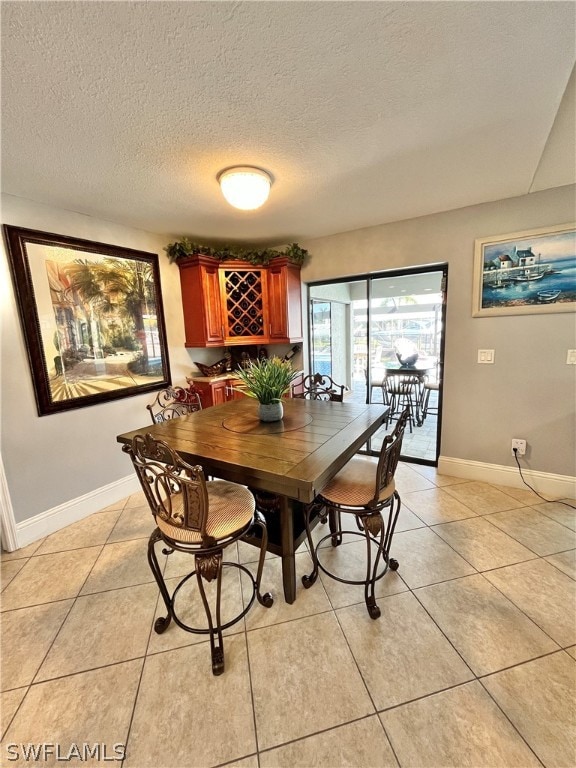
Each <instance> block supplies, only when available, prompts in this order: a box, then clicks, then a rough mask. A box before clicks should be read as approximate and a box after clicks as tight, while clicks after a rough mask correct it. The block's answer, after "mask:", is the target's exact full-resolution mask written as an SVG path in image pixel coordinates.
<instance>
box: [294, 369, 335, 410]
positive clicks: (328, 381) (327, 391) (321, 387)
mask: <svg viewBox="0 0 576 768" xmlns="http://www.w3.org/2000/svg"><path fill="white" fill-rule="evenodd" d="M345 390H346V387H345V386H344V384H336V382H335V381H334V380H333V379H332V378H331V377H330V376H328V375H327V374H322V373H309V374H308V375H307V376H304V378H303V379H302V382H301V384H299V385H294V386H293V387H292V397H299V398H304V399H305V400H332V401H333V402H337V403H342V402H343V401H344V392H345Z"/></svg>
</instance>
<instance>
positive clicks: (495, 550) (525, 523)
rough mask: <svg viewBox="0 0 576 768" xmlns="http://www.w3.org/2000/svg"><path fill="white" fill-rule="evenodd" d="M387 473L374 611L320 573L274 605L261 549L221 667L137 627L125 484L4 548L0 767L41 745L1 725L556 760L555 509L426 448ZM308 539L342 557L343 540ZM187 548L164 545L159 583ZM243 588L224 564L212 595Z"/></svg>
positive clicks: (558, 598)
mask: <svg viewBox="0 0 576 768" xmlns="http://www.w3.org/2000/svg"><path fill="white" fill-rule="evenodd" d="M397 484H398V488H399V491H400V493H401V495H402V498H403V511H402V513H401V516H400V519H399V525H398V528H397V532H396V534H395V537H394V541H393V546H392V554H393V555H394V556H395V557H396V558H397V559H398V560H399V561H400V569H399V570H398V571H397V572H395V573H392V572H389V573H388V574H386V576H385V577H384V578H383V580H382V581H381V582H380V583H379V586H378V593H377V594H378V604H379V605H380V607H381V610H382V615H381V618H380V619H378V620H377V621H373V620H372V619H370V618H369V617H368V614H367V612H366V609H365V606H364V602H363V594H362V589H361V588H359V587H353V586H348V585H343V584H340V583H338V582H336V581H333V580H331V579H329V578H328V577H326V576H325V575H322V576H321V578H320V580H319V581H318V582H316V584H315V585H314V586H313V587H312V588H311V589H310V590H304V589H303V588H302V586H299V588H298V596H297V600H296V602H295V603H294V604H293V605H287V604H286V603H285V602H284V600H283V597H282V590H281V569H280V561H279V559H278V558H276V557H273V556H271V557H269V558H268V559H267V561H266V566H265V570H264V579H263V586H264V588H265V589H271V590H272V591H273V592H274V593H275V598H276V600H275V604H274V605H273V606H272V608H270V609H265V608H263V607H261V606H259V605H258V604H255V605H254V606H253V608H252V609H251V611H250V612H249V613H248V615H247V616H246V619H245V621H244V622H243V623H241V624H238V625H236V626H234V627H231V628H230V629H229V630H228V631H227V632H226V637H225V651H226V672H225V673H224V675H222V676H221V677H214V676H213V675H212V673H211V668H210V654H209V648H208V645H207V642H206V641H205V640H204V638H203V637H201V636H195V635H190V634H188V633H186V632H184V631H182V630H181V629H179V628H178V627H177V626H175V625H171V626H170V628H169V629H168V630H167V632H166V633H165V634H163V635H156V634H155V633H154V631H153V622H154V619H155V617H157V616H159V615H161V613H162V611H161V608H160V607H159V605H158V590H157V588H156V585H155V583H154V582H153V579H152V576H151V573H150V571H149V569H148V565H147V562H146V545H147V536H148V534H149V532H150V531H151V528H152V521H151V517H150V513H149V511H148V509H147V508H146V507H145V505H144V504H143V497H142V495H141V494H135V495H134V496H131V497H130V498H128V499H126V500H125V501H124V502H121V503H119V504H117V505H114V506H113V507H111V508H108V509H106V510H102V511H101V512H99V513H97V514H94V515H92V516H91V517H89V518H87V519H85V520H83V521H81V522H79V523H76V524H75V525H72V526H70V527H69V528H67V529H66V530H64V531H60V532H58V533H56V534H53V535H52V536H49V537H47V538H46V539H44V540H43V541H41V542H36V543H35V544H32V545H30V546H28V547H26V548H24V549H22V550H19V551H17V552H14V553H10V554H6V553H3V554H2V560H1V565H2V590H3V592H2V614H1V631H2V638H1V640H2V669H1V672H2V674H1V686H2V732H3V733H4V741H3V745H2V758H1V759H0V764H2V765H24V764H26V765H31V764H35V765H36V764H38V765H51V764H57V763H56V762H55V760H54V757H50V756H47V757H48V759H46V760H44V759H39V760H38V761H37V762H36V763H34V762H33V761H25V759H24V757H23V748H22V746H21V745H22V744H32V745H41V744H48V745H49V744H54V743H58V744H59V745H60V750H61V754H68V753H69V751H70V748H71V745H73V744H77V745H83V744H84V743H86V744H88V745H89V746H93V745H94V744H100V745H102V744H105V745H106V750H107V751H106V752H103V751H102V749H103V748H102V747H100V753H99V757H100V761H97V760H95V759H91V760H87V761H84V762H80V760H78V759H76V760H74V759H72V760H71V761H70V764H71V765H80V764H83V765H86V764H88V765H90V764H99V765H106V764H111V760H112V758H113V757H114V756H115V755H117V752H115V751H114V746H115V745H125V746H126V758H125V760H124V763H123V765H125V766H127V767H128V766H134V767H135V768H141V767H144V766H154V768H170V767H172V766H174V767H176V766H178V768H180V767H183V766H195V767H197V768H204V767H207V766H220V765H234V766H240V767H241V768H258V767H260V768H273V767H275V766H285V767H286V768H297V767H298V766H300V767H302V768H304V767H308V766H323V767H324V768H338V767H339V766H349V767H353V768H380V767H383V766H402V767H404V766H406V768H407V767H408V766H410V767H411V768H418V767H420V766H421V767H422V768H425V767H428V766H430V767H433V768H447V767H448V766H450V767H454V768H459V767H460V766H470V767H471V768H496V767H497V766H504V767H506V768H509V767H510V768H512V766H518V767H519V768H526V767H527V766H542V765H544V766H548V767H549V768H552V766H566V767H567V768H568V767H570V766H574V765H575V764H576V717H575V701H576V658H575V657H576V614H575V608H576V581H575V579H576V572H575V554H576V532H575V529H576V525H575V521H576V511H575V510H573V509H570V508H569V507H567V506H563V505H561V504H558V503H555V504H545V503H543V502H542V500H541V499H538V498H537V497H536V496H534V495H533V494H532V493H531V492H530V491H528V490H526V491H524V490H518V489H511V488H504V487H496V486H491V485H486V484H483V483H478V482H468V481H464V480H460V479H456V478H450V477H443V476H441V475H438V474H437V473H436V471H435V470H434V469H433V468H431V467H424V466H416V465H409V464H401V465H400V466H399V468H398V471H397ZM572 503H573V502H572ZM317 530H318V529H317ZM325 532H326V529H325V528H321V534H319V535H323V534H325ZM255 552H256V550H254V549H253V548H252V547H250V546H249V545H247V544H240V545H239V546H238V547H237V548H236V547H235V551H234V552H233V553H232V555H233V558H234V559H238V561H240V562H244V563H250V562H253V561H254V556H255ZM323 556H324V557H326V558H327V559H328V561H329V564H330V567H331V568H333V569H341V572H342V573H345V574H347V575H348V576H349V575H350V574H353V573H355V572H357V569H358V567H359V564H360V563H361V562H362V557H363V548H362V545H361V544H360V546H359V545H358V543H346V544H343V545H342V546H341V547H339V548H337V549H332V548H331V547H330V546H329V545H327V546H325V547H324V549H323ZM188 564H189V563H188V558H187V557H186V556H183V555H181V554H179V553H175V554H173V555H171V556H170V557H169V558H167V563H166V576H167V578H169V579H171V584H174V583H176V580H177V577H179V576H181V575H182V574H184V573H186V568H187V565H188ZM309 569H310V557H309V554H308V551H307V548H306V546H303V547H302V548H301V549H300V551H299V553H298V555H297V570H298V575H299V577H300V576H302V574H304V573H307V572H308V571H309ZM172 580H173V581H172ZM190 584H192V582H190ZM190 589H193V587H192V586H191V587H190ZM242 589H243V586H242V583H241V579H239V578H238V577H237V572H236V571H230V572H229V578H227V580H226V585H225V589H224V611H225V613H227V612H228V611H232V610H234V608H235V606H237V605H238V603H239V601H240V600H241V599H242ZM196 597H197V596H196ZM183 600H184V601H187V600H190V615H191V616H193V615H196V616H198V614H197V613H195V611H196V609H197V601H196V600H194V599H193V596H192V595H188V594H187V592H184V594H183ZM120 751H121V750H120ZM15 755H19V759H18V760H14V759H13V758H14V756H15ZM116 764H119V763H118V762H117V763H116Z"/></svg>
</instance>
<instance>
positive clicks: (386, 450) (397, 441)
mask: <svg viewBox="0 0 576 768" xmlns="http://www.w3.org/2000/svg"><path fill="white" fill-rule="evenodd" d="M409 416H410V413H409V411H408V408H405V409H404V410H403V411H402V413H401V414H400V417H399V419H398V421H397V422H396V426H395V427H394V431H393V432H392V433H391V434H390V435H386V437H385V438H384V441H383V443H382V448H381V450H380V457H379V459H378V467H377V469H376V493H375V494H374V500H375V501H377V500H378V499H379V497H380V494H381V491H382V490H383V489H384V488H386V487H387V486H388V485H390V483H391V482H392V480H393V478H394V474H395V472H396V467H397V466H398V462H399V460H400V452H401V451H402V439H403V437H404V430H405V429H406V423H407V422H408V418H409Z"/></svg>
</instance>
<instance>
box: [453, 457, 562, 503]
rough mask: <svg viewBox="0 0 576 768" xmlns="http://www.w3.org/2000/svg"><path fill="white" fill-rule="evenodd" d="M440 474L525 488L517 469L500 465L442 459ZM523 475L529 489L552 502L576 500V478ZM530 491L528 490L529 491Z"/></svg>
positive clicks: (535, 472) (546, 474) (551, 474)
mask: <svg viewBox="0 0 576 768" xmlns="http://www.w3.org/2000/svg"><path fill="white" fill-rule="evenodd" d="M438 472H439V473H440V474H442V475H452V477H463V478H466V479H467V480H481V481H482V482H484V483H493V484H494V485H507V486H510V487H511V488H526V486H525V485H524V483H523V482H522V478H521V477H520V472H519V471H518V469H517V468H516V467H504V466H502V465H500V464H485V463H483V462H481V461H467V460H465V459H452V458H450V457H449V456H440V458H439V459H438ZM522 474H523V475H524V477H525V479H526V481H527V482H528V483H530V485H531V486H532V487H533V488H534V489H535V490H536V491H538V493H541V494H542V495H543V496H546V497H548V498H549V499H553V498H554V499H565V498H569V499H574V498H576V477H571V476H570V475H555V474H553V473H551V472H537V471H535V470H531V469H524V467H522ZM526 490H528V489H526Z"/></svg>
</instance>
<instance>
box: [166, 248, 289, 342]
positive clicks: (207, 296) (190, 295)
mask: <svg viewBox="0 0 576 768" xmlns="http://www.w3.org/2000/svg"><path fill="white" fill-rule="evenodd" d="M178 267H179V269H180V283H181V288H182V303H183V308H184V327H185V332H186V346H187V347H223V346H230V345H240V344H289V343H292V342H297V341H302V298H301V288H300V267H299V266H298V265H297V264H292V263H291V262H289V261H288V259H286V258H278V259H274V260H273V261H272V262H270V264H269V265H267V266H262V267H258V266H254V265H252V264H250V263H248V262H242V261H229V262H219V261H217V260H216V259H214V258H212V257H210V256H201V255H196V256H191V257H190V258H188V259H183V260H181V261H179V262H178Z"/></svg>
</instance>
